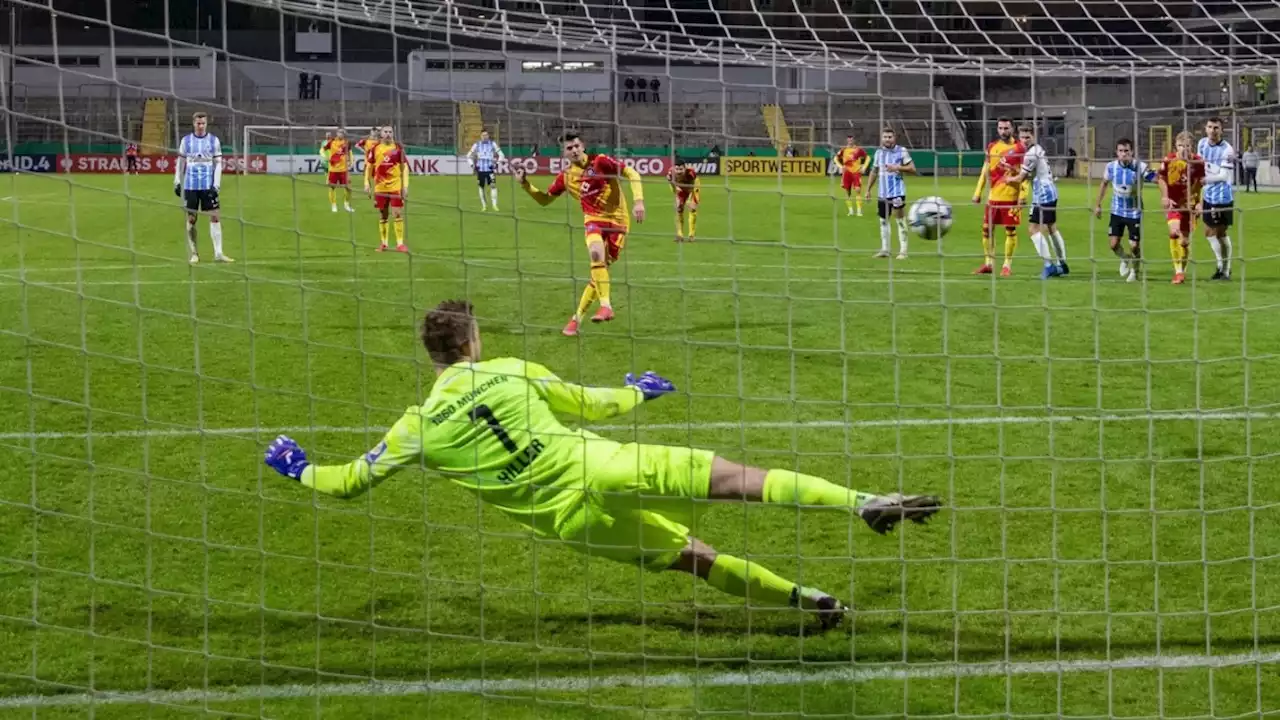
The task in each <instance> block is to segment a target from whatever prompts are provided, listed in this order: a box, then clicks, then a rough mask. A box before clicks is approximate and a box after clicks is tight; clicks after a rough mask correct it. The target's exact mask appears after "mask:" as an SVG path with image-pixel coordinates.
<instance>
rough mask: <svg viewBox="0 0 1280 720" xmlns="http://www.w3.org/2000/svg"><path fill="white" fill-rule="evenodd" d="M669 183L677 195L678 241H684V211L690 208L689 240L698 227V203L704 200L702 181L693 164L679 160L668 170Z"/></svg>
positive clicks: (691, 239)
mask: <svg viewBox="0 0 1280 720" xmlns="http://www.w3.org/2000/svg"><path fill="white" fill-rule="evenodd" d="M667 183H668V184H669V185H671V192H673V193H675V195H676V242H684V240H685V235H684V211H685V209H686V208H688V210H689V236H688V237H689V242H693V240H694V235H695V233H696V232H697V229H698V205H699V204H701V202H702V181H701V180H699V179H698V171H697V170H694V169H693V166H692V165H688V164H686V163H682V162H677V163H676V164H675V166H674V167H672V168H671V170H669V171H668V172H667Z"/></svg>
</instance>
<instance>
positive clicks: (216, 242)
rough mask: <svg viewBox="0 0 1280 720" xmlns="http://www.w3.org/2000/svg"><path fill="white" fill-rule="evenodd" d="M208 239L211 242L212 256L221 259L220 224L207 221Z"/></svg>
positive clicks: (214, 221) (215, 221)
mask: <svg viewBox="0 0 1280 720" xmlns="http://www.w3.org/2000/svg"><path fill="white" fill-rule="evenodd" d="M209 239H210V240H212V241H213V256H214V257H216V258H219V257H222V223H220V222H218V221H217V220H210V221H209Z"/></svg>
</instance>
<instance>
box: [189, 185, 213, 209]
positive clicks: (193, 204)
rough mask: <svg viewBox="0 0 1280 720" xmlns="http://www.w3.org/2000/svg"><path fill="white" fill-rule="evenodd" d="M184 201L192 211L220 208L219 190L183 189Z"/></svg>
mask: <svg viewBox="0 0 1280 720" xmlns="http://www.w3.org/2000/svg"><path fill="white" fill-rule="evenodd" d="M182 202H184V203H186V206H187V210H190V211H191V212H212V211H214V210H217V209H218V191H217V190H183V191H182Z"/></svg>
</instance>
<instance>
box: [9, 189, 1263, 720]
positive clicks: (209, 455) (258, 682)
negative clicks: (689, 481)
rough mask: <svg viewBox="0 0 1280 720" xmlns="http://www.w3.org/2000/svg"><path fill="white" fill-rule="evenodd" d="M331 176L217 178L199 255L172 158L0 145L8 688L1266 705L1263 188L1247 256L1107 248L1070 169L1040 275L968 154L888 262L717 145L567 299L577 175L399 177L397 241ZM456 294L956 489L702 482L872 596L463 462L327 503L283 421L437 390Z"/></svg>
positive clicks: (527, 709)
mask: <svg viewBox="0 0 1280 720" xmlns="http://www.w3.org/2000/svg"><path fill="white" fill-rule="evenodd" d="M547 180H548V179H547V178H539V179H537V182H538V183H539V184H540V185H542V186H545V185H546V183H547ZM318 182H319V180H318V178H310V177H308V178H299V179H297V180H294V179H292V178H287V177H271V176H251V177H228V178H227V180H226V181H225V183H224V189H223V193H222V200H223V215H224V226H225V228H226V231H225V236H226V240H225V242H226V252H227V253H228V254H230V255H231V256H232V257H234V258H236V260H237V261H238V262H237V263H236V264H234V265H213V264H212V263H207V264H201V265H198V266H189V265H188V264H187V263H186V249H185V243H184V242H183V239H182V219H181V218H182V214H181V212H180V211H179V210H178V208H177V199H176V198H174V197H173V193H172V186H171V185H170V183H169V179H168V178H165V177H158V178H147V177H143V178H138V177H130V178H117V177H104V176H74V177H71V178H68V177H67V176H57V177H55V176H3V177H2V178H0V197H3V200H0V213H3V215H4V217H5V223H4V224H3V225H2V226H0V318H2V319H0V354H2V356H3V357H4V358H6V360H5V362H4V363H3V364H0V468H2V469H3V472H0V720H8V719H9V718H15V719H16V718H32V717H39V718H88V717H94V718H136V717H143V716H146V717H151V718H169V717H189V716H192V715H195V714H200V713H211V714H226V715H231V716H249V717H260V716H261V717H272V718H303V717H312V716H315V715H321V714H322V715H324V716H326V717H374V716H377V717H455V718H471V717H494V718H551V717H557V718H558V717H566V718H574V717H581V718H596V717H639V716H648V715H661V716H670V717H688V716H693V715H697V714H706V715H712V716H725V717H742V716H748V715H755V714H760V715H767V716H769V717H801V716H804V717H815V716H829V717H848V716H852V715H857V716H886V717H900V716H913V717H915V716H921V717H924V716H935V715H941V716H953V715H966V716H987V715H1001V716H1031V715H1038V716H1073V717H1153V716H1180V717H1193V716H1214V717H1226V716H1236V715H1245V714H1255V715H1256V714H1258V713H1267V712H1272V713H1275V712H1280V671H1278V668H1280V483H1277V482H1276V476H1277V472H1278V470H1280V261H1278V260H1277V249H1276V248H1277V245H1276V242H1277V240H1276V232H1275V228H1276V227H1278V226H1280V213H1278V212H1277V210H1276V209H1275V205H1276V201H1277V199H1280V195H1269V194H1265V193H1264V194H1261V195H1246V194H1241V195H1238V197H1237V205H1238V207H1241V208H1243V211H1242V212H1240V213H1238V214H1237V218H1236V226H1235V227H1234V228H1233V230H1232V238H1233V240H1234V242H1235V248H1236V254H1237V262H1236V264H1235V267H1234V279H1233V280H1232V281H1230V282H1225V283H1222V282H1211V281H1210V280H1209V279H1208V278H1209V276H1210V275H1211V274H1212V272H1213V265H1212V259H1211V256H1210V254H1209V248H1208V245H1207V243H1206V242H1205V241H1204V239H1203V234H1202V232H1200V231H1197V236H1196V239H1195V240H1194V241H1193V246H1192V257H1193V259H1194V261H1195V265H1194V267H1193V270H1192V271H1191V273H1190V279H1189V281H1188V284H1187V285H1185V286H1181V287H1177V286H1171V285H1169V278H1170V276H1171V274H1172V269H1171V266H1170V263H1169V249H1168V242H1167V236H1166V234H1165V232H1164V222H1163V214H1162V213H1155V212H1153V213H1151V214H1149V215H1148V216H1147V221H1146V243H1145V254H1146V256H1147V258H1148V260H1149V262H1148V265H1147V267H1146V274H1145V278H1144V280H1143V281H1141V282H1137V283H1125V282H1123V281H1122V280H1121V278H1120V276H1119V274H1118V273H1117V264H1116V261H1115V258H1114V257H1113V256H1111V254H1110V252H1109V250H1108V249H1107V246H1106V238H1105V237H1104V234H1105V232H1106V226H1105V220H1094V219H1093V217H1092V214H1091V213H1090V212H1088V211H1087V210H1085V209H1083V208H1084V206H1088V207H1090V208H1091V207H1092V206H1093V194H1094V193H1095V192H1096V187H1086V186H1085V185H1084V184H1082V183H1079V184H1076V183H1069V184H1067V185H1066V186H1065V188H1064V190H1063V201H1062V205H1064V206H1074V209H1065V210H1063V211H1061V212H1060V227H1061V228H1062V232H1063V234H1064V236H1065V238H1066V243H1067V247H1068V252H1069V260H1070V265H1071V275H1070V276H1069V277H1066V278H1060V279H1055V280H1051V281H1048V282H1043V281H1041V280H1040V279H1039V277H1038V275H1039V265H1040V263H1039V262H1038V260H1037V259H1036V258H1035V256H1034V253H1033V250H1032V247H1031V243H1030V241H1029V240H1028V239H1027V237H1026V233H1025V229H1024V230H1023V232H1022V238H1021V246H1020V248H1019V249H1018V252H1017V259H1016V261H1015V264H1014V272H1015V274H1014V276H1013V277H1011V278H1007V279H1001V278H996V277H990V276H985V277H974V276H971V275H970V274H969V273H970V271H971V270H972V269H973V268H974V267H975V266H976V265H978V264H979V260H980V258H979V257H978V254H979V249H980V245H979V241H978V225H979V210H978V209H977V208H976V207H974V206H972V205H970V204H969V203H968V198H969V195H970V192H971V190H972V187H973V178H963V179H954V178H944V179H933V178H918V179H912V180H910V181H909V184H908V190H909V192H910V193H911V196H912V197H920V196H923V195H928V194H938V195H941V196H943V197H945V198H947V199H949V200H950V201H951V203H952V204H953V206H954V209H955V215H956V221H955V227H954V229H953V230H952V232H951V234H950V235H949V236H947V237H946V238H945V239H944V240H943V241H941V242H940V243H939V242H926V241H923V240H920V239H918V238H917V239H914V240H913V241H912V246H911V257H910V259H908V260H906V261H901V262H900V261H896V260H895V261H886V260H877V259H873V258H872V257H871V254H872V252H873V251H874V250H875V249H877V248H878V245H879V237H878V228H877V224H876V219H875V216H874V215H875V207H874V204H868V206H867V208H866V217H862V218H855V217H846V216H845V208H844V202H843V198H836V197H833V191H835V192H838V188H837V187H836V186H835V185H834V184H833V182H832V181H828V180H825V179H824V180H817V179H815V180H800V179H796V180H791V179H788V180H785V181H783V182H779V181H778V180H776V179H733V180H732V181H729V182H726V181H725V179H723V178H706V179H704V183H705V185H704V188H703V191H702V199H703V208H702V211H701V212H700V217H699V224H698V242H697V243H696V244H692V245H690V244H685V245H677V244H675V243H674V242H672V238H673V236H674V224H673V221H672V212H671V209H670V206H671V194H670V192H669V191H668V190H667V188H666V186H665V184H664V183H661V182H653V181H651V182H649V183H647V185H646V188H647V198H648V201H649V202H648V209H649V216H650V217H649V220H648V221H647V222H646V223H645V224H644V225H641V226H638V227H637V228H635V229H636V232H635V233H633V235H632V236H631V237H630V238H629V241H628V244H627V248H626V250H625V252H624V255H623V259H622V260H621V261H620V262H619V263H618V264H617V265H615V266H614V270H613V280H614V282H613V296H614V305H615V308H616V309H617V311H618V317H617V319H616V320H615V321H614V322H613V323H611V324H608V325H603V326H601V325H590V324H588V325H587V326H586V327H585V329H584V331H583V335H582V337H581V338H578V339H569V338H564V337H562V336H561V335H560V332H559V330H560V328H561V326H563V324H564V322H565V321H566V319H567V318H568V315H569V313H570V312H571V310H572V309H573V307H574V305H575V304H576V301H577V297H578V294H579V293H580V292H581V289H582V287H583V284H584V283H585V281H586V278H587V271H588V267H587V258H586V252H585V247H584V245H583V242H582V229H581V220H580V213H579V211H578V209H577V208H576V207H573V206H572V203H571V202H568V201H567V199H562V200H561V201H560V202H558V203H557V204H556V205H553V206H552V207H549V208H546V209H542V208H539V207H537V206H536V205H535V204H534V203H533V202H532V201H531V200H529V199H527V198H526V197H524V196H523V194H522V193H513V191H512V187H511V185H510V179H509V178H503V179H502V185H501V192H502V197H501V201H502V211H501V212H500V213H487V214H480V213H479V212H478V209H479V208H478V205H479V202H478V199H477V198H476V193H475V186H474V182H473V181H472V180H471V179H470V178H466V177H463V178H448V179H439V178H437V179H415V182H414V183H413V184H412V186H411V191H412V195H411V199H410V205H409V211H408V223H407V225H408V242H409V245H410V247H411V248H412V251H413V252H412V253H411V254H410V255H408V256H405V255H399V254H396V253H390V254H385V255H381V254H377V253H374V252H373V249H374V247H375V246H376V243H377V234H376V226H375V221H374V217H375V216H374V212H373V210H372V209H371V208H370V207H369V203H368V202H367V201H366V200H364V199H363V198H362V197H359V196H358V197H357V200H356V207H357V210H358V212H356V213H354V214H352V215H348V214H345V213H339V214H331V213H330V212H329V209H328V203H327V200H326V198H325V190H324V188H323V187H322V186H320V185H318V184H317V183H318ZM1147 199H1148V207H1158V202H1157V197H1156V195H1155V193H1154V190H1151V191H1149V194H1148V197H1147ZM200 233H201V240H200V243H201V250H202V257H203V258H204V259H205V260H206V262H207V261H208V260H209V259H211V258H212V253H211V251H210V246H209V244H208V239H207V231H206V229H205V223H204V222H203V221H202V222H201V231H200ZM997 242H998V243H1002V242H1003V238H1002V237H1000V236H999V234H998V235H997ZM893 249H894V250H895V252H896V250H897V238H896V232H895V237H894V240H893ZM450 297H467V298H469V299H471V300H472V301H473V302H474V303H475V304H476V307H477V311H478V313H479V314H480V316H481V317H482V318H483V319H482V332H483V333H484V349H485V354H486V356H488V357H499V356H503V355H514V356H521V357H526V358H529V359H531V360H536V361H538V362H541V363H543V364H546V365H547V366H549V367H550V368H551V369H552V370H554V371H556V372H557V373H558V374H560V375H561V376H562V377H565V378H567V379H571V380H575V381H579V382H583V383H586V384H597V385H603V384H617V383H619V382H620V380H621V377H622V375H623V374H624V373H626V372H628V371H643V370H649V369H652V370H656V371H659V372H661V373H663V374H665V375H667V376H668V377H670V378H671V379H672V380H674V382H675V384H676V386H677V388H678V389H679V392H678V393H677V394H675V395H672V396H669V397H667V398H663V399H662V400H660V401H656V402H653V403H649V404H646V405H645V406H643V407H641V408H640V409H639V410H638V411H637V413H636V414H635V415H634V416H624V417H620V418H616V419H615V420H612V421H610V422H608V423H607V424H604V425H602V426H601V429H600V432H602V433H604V434H606V435H608V436H610V437H613V438H616V439H620V440H638V441H642V442H654V443H667V444H681V445H688V444H691V445H694V446H699V447H707V448H711V449H714V450H716V451H718V452H720V453H721V454H723V455H725V456H727V457H729V458H732V459H735V460H741V461H746V462H749V463H753V464H756V465H762V466H766V467H784V468H793V469H797V470H802V471H804V472H808V473H813V474H818V475H822V476H825V477H828V478H831V479H833V480H835V481H836V482H840V483H848V484H849V485H851V486H853V487H856V488H859V489H864V490H872V491H884V492H889V491H894V490H898V489H902V490H905V491H908V492H917V493H936V494H938V495H941V496H943V497H944V498H946V501H947V509H946V510H945V511H944V512H943V513H941V514H939V515H938V516H937V517H936V518H935V519H934V521H933V522H932V523H931V524H929V525H927V526H914V525H913V526H908V527H901V528H899V529H898V531H897V532H896V533H895V534H891V535H889V536H886V537H880V536H877V535H874V534H873V533H871V532H870V531H869V530H868V529H867V528H866V527H865V526H864V525H863V524H862V523H861V521H860V520H858V519H856V518H853V517H851V516H850V515H849V514H848V513H847V512H843V511H834V510H811V511H797V510H794V509H786V508H779V507H776V506H775V507H758V506H753V507H746V506H743V505H741V504H721V505H716V506H715V507H713V508H711V509H710V510H708V511H707V512H706V513H705V514H704V515H703V516H702V518H701V521H700V523H699V526H698V528H697V534H698V535H699V536H700V537H702V538H704V539H705V540H707V541H708V542H709V543H710V544H712V545H714V546H716V547H717V548H719V549H722V550H724V551H726V552H731V553H734V554H737V555H744V556H749V557H751V558H752V559H753V560H757V561H759V562H761V563H763V564H765V565H767V566H769V567H771V568H773V569H774V570H775V571H777V572H779V573H780V574H783V575H786V576H788V577H791V578H794V579H797V580H798V581H800V582H801V583H803V584H805V585H811V586H816V587H820V588H823V589H826V590H828V591H829V592H832V593H834V594H836V595H838V596H840V597H842V598H844V599H845V600H846V601H849V602H850V603H851V604H852V605H853V606H854V607H855V610H856V611H855V613H854V614H853V616H852V617H851V622H849V623H848V624H847V625H846V626H845V627H843V628H841V629H840V630H838V631H835V632H830V633H827V634H818V633H817V632H816V623H815V621H814V619H813V618H812V617H803V616H801V615H799V614H798V613H796V612H794V611H779V610H771V609H752V610H750V611H748V610H746V609H745V608H744V607H743V604H742V603H741V602H740V601H738V600H737V599H735V598H731V597H728V596H725V595H722V594H720V593H718V592H716V591H715V590H712V589H710V588H708V587H706V586H704V585H701V584H700V583H699V582H697V581H693V580H691V579H690V578H688V577H686V576H677V575H675V574H647V573H644V572H641V571H639V570H637V569H635V568H630V567H625V566H620V565H615V564H610V563H608V562H607V561H602V560H589V559H588V558H586V557H583V556H580V555H577V554H574V553H572V552H570V551H567V550H565V549H563V548H559V547H556V546H554V545H551V544H547V543H540V542H535V541H533V540H531V539H530V538H529V537H527V536H525V535H523V534H522V533H520V532H519V531H518V529H517V528H516V527H515V526H514V525H513V524H511V523H510V522H508V521H507V520H505V519H504V518H502V517H499V516H498V514H497V513H496V512H492V511H490V510H488V509H487V508H484V507H482V506H480V505H479V504H478V502H477V501H476V499H475V498H474V497H473V496H471V495H470V494H469V493H467V492H466V491H464V490H462V489H460V488H457V487H455V486H453V485H451V484H450V483H449V482H448V481H447V480H444V479H442V478H438V477H431V476H428V475H425V474H423V473H420V472H417V471H413V470H409V471H405V472H403V473H401V474H400V475H398V476H397V477H396V478H394V479H393V480H391V481H389V482H388V483H386V484H384V485H382V486H380V487H379V488H377V489H376V490H375V491H374V492H372V493H371V494H369V495H367V496H365V497H362V498H360V499H357V500H354V501H348V502H343V501H338V500H333V499H330V498H324V497H317V496H314V495H313V494H312V493H310V492H309V491H305V490H304V489H302V488H300V487H299V486H298V485H297V484H295V483H291V482H288V481H286V480H284V479H283V478H280V477H279V476H277V475H275V474H274V473H272V472H270V471H269V470H268V469H267V468H266V467H265V466H264V465H263V464H262V450H263V448H264V446H265V445H266V443H267V442H269V441H270V440H271V439H272V438H273V437H274V436H275V435H276V434H277V433H280V432H288V433H289V434H290V435H292V436H293V437H294V438H295V439H297V440H298V441H299V442H300V443H301V444H302V445H303V446H304V447H306V448H307V449H308V451H309V453H310V454H312V456H313V459H316V460H319V461H320V462H346V461H347V460H349V459H350V458H352V457H355V456H356V455H357V454H359V453H361V452H364V451H365V450H367V449H368V448H369V447H371V446H373V445H374V444H375V443H376V442H377V441H378V439H379V438H380V437H381V433H382V430H383V429H385V428H386V427H388V426H389V425H390V424H391V423H392V422H394V421H395V420H396V419H397V418H398V417H399V415H400V414H401V413H402V412H403V410H404V408H405V407H407V406H409V405H414V404H417V403H418V402H419V401H420V399H421V398H423V397H425V395H426V394H427V393H428V391H429V389H430V386H431V384H432V380H433V373H432V370H431V367H430V364H429V362H428V361H427V358H426V356H425V353H424V352H423V351H422V349H421V346H420V343H419V341H418V338H417V334H416V326H417V323H418V322H419V321H420V319H421V316H422V314H423V312H424V310H425V309H426V308H428V307H431V306H433V305H434V304H435V303H437V302H438V301H440V300H442V299H446V298H450ZM371 681H372V682H371Z"/></svg>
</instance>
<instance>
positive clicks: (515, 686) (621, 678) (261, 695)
mask: <svg viewBox="0 0 1280 720" xmlns="http://www.w3.org/2000/svg"><path fill="white" fill-rule="evenodd" d="M1277 662H1280V652H1270V653H1256V652H1255V653H1239V654H1232V655H1142V656H1135V657H1127V658H1119V659H1115V660H1097V659H1081V660H1057V661H1055V660H1046V661H1038V662H1036V661H1032V662H986V663H972V664H963V665H962V664H958V663H943V664H936V665H934V664H929V665H917V666H911V665H905V666H904V665H889V666H886V665H877V666H872V667H859V666H857V665H850V666H848V667H841V668H832V669H829V670H815V671H812V672H806V671H801V670H787V671H779V670H755V671H734V672H717V673H709V674H705V675H690V674H686V673H664V674H661V675H647V676H646V675H603V676H598V677H591V676H559V677H538V678H501V679H495V680H483V679H477V680H470V679H468V680H434V681H427V682H395V681H385V680H372V681H369V682H351V683H322V684H317V685H257V686H250V687H241V688H228V689H209V690H200V689H191V690H151V691H128V692H112V691H109V690H104V691H99V692H96V693H76V694H67V695H17V696H13V697H7V698H6V697H0V710H8V709H26V708H40V707H83V706H92V705H143V704H157V705H190V704H194V703H204V704H207V703H225V702H243V701H255V700H257V701H261V700H294V699H298V698H311V697H322V698H333V697H387V698H395V697H412V696H417V695H433V694H459V693H471V694H479V693H508V694H517V693H519V694H528V693H535V692H587V691H593V692H594V691H598V690H610V689H615V688H654V689H665V688H676V689H684V688H707V687H770V686H778V685H823V684H830V683H854V684H859V683H869V682H880V681H905V680H933V679H948V678H963V677H1010V676H1014V675H1068V674H1075V673H1111V672H1117V671H1125V670H1152V671H1155V670H1188V669H1191V670H1194V669H1207V670H1219V669H1224V668H1233V667H1243V666H1253V665H1271V664H1275V663H1277Z"/></svg>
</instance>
